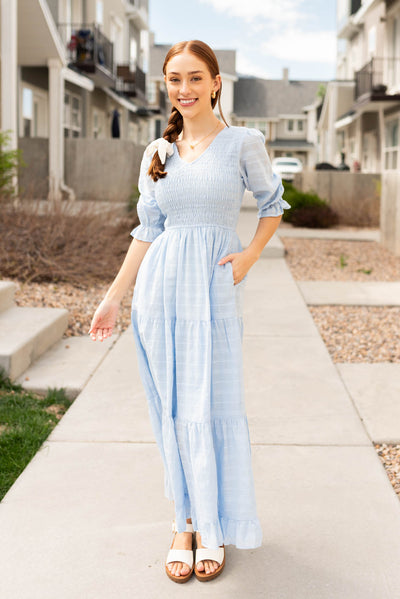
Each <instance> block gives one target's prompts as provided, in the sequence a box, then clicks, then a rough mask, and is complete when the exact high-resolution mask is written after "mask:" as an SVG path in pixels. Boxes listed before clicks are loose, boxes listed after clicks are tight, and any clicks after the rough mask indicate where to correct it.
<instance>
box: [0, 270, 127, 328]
mask: <svg viewBox="0 0 400 599" xmlns="http://www.w3.org/2000/svg"><path fill="white" fill-rule="evenodd" d="M3 280H4V279H3ZM111 282H112V281H110V284H111ZM13 283H16V284H17V285H18V289H17V291H16V293H15V303H16V304H17V306H32V307H46V308H65V309H66V310H68V312H69V321H68V328H67V330H66V332H65V334H64V337H72V336H80V335H87V334H88V331H89V327H90V323H91V321H92V318H93V314H94V312H95V310H96V308H97V306H98V305H99V303H100V302H101V300H102V299H103V298H104V295H105V294H106V292H107V289H108V288H109V285H95V286H92V287H88V288H87V289H79V288H77V287H75V286H74V285H71V284H68V283H59V284H54V283H18V282H17V281H15V280H13ZM132 292H133V290H132V291H131V290H130V291H128V292H127V294H126V295H125V297H124V299H123V301H122V302H121V306H120V310H119V314H118V317H117V322H116V325H115V329H114V332H115V333H120V332H122V331H124V330H126V329H127V328H128V327H129V326H130V322H131V302H132Z"/></svg>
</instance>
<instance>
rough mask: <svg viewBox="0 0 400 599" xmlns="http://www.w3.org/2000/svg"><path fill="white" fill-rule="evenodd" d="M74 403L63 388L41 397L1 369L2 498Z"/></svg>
mask: <svg viewBox="0 0 400 599" xmlns="http://www.w3.org/2000/svg"><path fill="white" fill-rule="evenodd" d="M71 403H72V401H71V400H69V399H68V398H67V396H66V395H65V391H64V389H49V390H48V392H47V394H46V396H45V397H41V396H39V395H36V394H35V393H30V392H28V391H24V390H23V388H22V387H21V385H16V384H14V383H12V382H11V381H10V379H9V378H7V377H6V376H5V375H4V372H1V371H0V501H1V500H2V499H3V497H4V495H5V494H6V493H7V491H8V489H9V488H10V487H11V486H12V485H13V483H14V481H15V480H16V479H17V478H18V476H19V475H20V474H21V472H22V471H23V470H24V469H25V467H26V466H27V465H28V463H29V462H30V461H31V459H32V458H33V456H34V455H35V453H36V452H37V451H38V449H39V448H40V447H41V445H42V443H43V441H45V440H46V439H47V437H48V436H49V434H50V433H51V431H52V430H53V428H54V427H55V426H56V424H57V422H58V421H59V420H60V418H61V417H62V416H63V415H64V414H65V412H66V411H67V409H68V408H69V406H70V405H71ZM51 406H53V408H51ZM50 408H51V409H50Z"/></svg>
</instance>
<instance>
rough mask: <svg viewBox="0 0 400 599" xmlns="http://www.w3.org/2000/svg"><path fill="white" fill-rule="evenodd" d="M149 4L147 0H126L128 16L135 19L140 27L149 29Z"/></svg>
mask: <svg viewBox="0 0 400 599" xmlns="http://www.w3.org/2000/svg"><path fill="white" fill-rule="evenodd" d="M147 4H148V3H147V1H146V0H126V4H125V13H126V16H127V17H128V19H132V20H133V22H134V23H135V25H136V26H137V27H138V29H148V20H149V16H148V12H147Z"/></svg>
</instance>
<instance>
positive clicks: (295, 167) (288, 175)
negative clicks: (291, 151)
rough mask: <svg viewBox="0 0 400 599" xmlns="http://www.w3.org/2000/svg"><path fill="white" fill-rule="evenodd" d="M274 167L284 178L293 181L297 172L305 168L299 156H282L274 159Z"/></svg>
mask: <svg viewBox="0 0 400 599" xmlns="http://www.w3.org/2000/svg"><path fill="white" fill-rule="evenodd" d="M272 168H273V169H274V171H275V172H276V173H277V174H278V175H279V176H280V177H281V178H282V179H286V181H293V179H294V176H295V174H296V173H301V171H302V170H303V163H302V162H301V160H299V159H298V158H292V157H290V156H281V157H280V158H274V159H273V160H272Z"/></svg>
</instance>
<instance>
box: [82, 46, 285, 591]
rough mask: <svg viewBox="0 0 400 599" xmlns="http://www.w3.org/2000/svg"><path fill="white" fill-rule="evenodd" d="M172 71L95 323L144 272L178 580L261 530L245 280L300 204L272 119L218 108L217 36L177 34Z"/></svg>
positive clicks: (154, 397)
mask: <svg viewBox="0 0 400 599" xmlns="http://www.w3.org/2000/svg"><path fill="white" fill-rule="evenodd" d="M163 72H164V78H165V83H166V86H167V91H168V96H169V99H170V101H171V103H172V111H171V115H170V118H169V122H168V126H167V128H166V130H165V131H164V135H163V138H160V139H158V140H156V141H154V142H152V143H151V144H150V145H149V146H148V148H147V149H146V151H145V153H144V156H143V159H142V164H141V170H140V177H139V190H140V193H141V195H140V199H139V202H138V215H139V219H140V223H141V224H140V225H139V226H138V227H136V228H135V229H133V231H132V232H131V235H132V237H133V238H134V239H133V241H132V244H131V246H130V248H129V250H128V253H127V256H126V258H125V260H124V263H123V265H122V267H121V270H120V272H119V273H118V275H117V277H116V278H115V280H114V282H113V283H112V285H111V287H110V288H109V290H108V291H107V293H106V296H105V298H104V300H103V301H102V302H101V304H100V306H99V307H98V309H97V310H96V312H95V314H94V317H93V320H92V324H91V328H90V331H89V333H90V334H91V335H92V338H93V339H96V338H98V339H100V340H103V339H105V338H106V337H108V336H109V335H111V333H112V329H113V326H114V323H115V319H116V314H117V310H118V307H119V304H120V301H121V299H122V297H123V296H124V294H125V292H126V291H127V289H128V288H129V286H130V285H131V284H132V283H133V282H135V287H134V293H133V299H132V326H133V333H134V339H135V344H136V350H137V356H138V363H139V369H140V376H141V379H142V382H143V385H144V388H145V390H146V396H147V399H148V404H149V412H150V417H151V422H152V426H153V430H154V433H155V437H156V440H157V444H158V447H159V449H160V452H161V455H162V459H163V463H164V471H165V479H164V482H165V494H166V496H167V497H168V498H169V499H171V500H173V501H174V507H175V521H174V523H173V531H174V536H173V540H172V544H171V547H170V551H169V553H168V556H167V560H166V565H165V569H166V573H167V575H168V576H169V577H170V578H171V579H172V580H174V581H176V582H186V581H187V580H188V579H189V578H190V576H191V574H192V573H193V571H194V572H195V575H196V577H197V578H198V579H199V580H202V581H206V580H210V579H211V578H215V577H216V576H218V575H219V574H220V572H221V571H222V569H223V567H224V564H225V553H224V546H225V545H227V544H233V545H235V546H236V547H238V548H254V547H259V546H260V545H261V541H262V531H261V527H260V523H259V520H258V517H257V513H256V505H255V496H254V483H253V475H252V468H251V449H250V441H249V431H248V424H247V418H246V413H245V408H244V398H243V377H242V353H241V351H242V337H243V323H242V292H243V285H244V282H245V279H246V277H247V273H248V271H249V269H250V268H251V266H253V264H254V263H255V262H256V261H257V259H258V258H259V257H260V254H261V252H262V250H263V248H264V246H265V245H266V243H267V242H268V241H269V239H270V238H271V237H272V235H273V234H274V232H275V231H276V229H277V227H278V225H279V222H280V220H281V215H282V213H283V209H284V208H290V206H289V204H288V203H287V202H285V201H284V200H283V199H282V193H283V187H282V183H281V180H280V179H279V177H278V176H277V175H276V174H275V173H274V172H273V171H272V169H271V163H270V160H269V157H268V155H267V152H266V150H265V140H264V137H263V135H262V133H261V132H260V131H257V130H256V129H248V128H246V127H233V126H228V125H227V123H226V121H225V119H224V123H225V124H224V123H222V122H221V121H220V120H219V119H218V118H217V117H216V116H215V114H214V112H213V109H214V107H215V105H216V103H217V101H218V102H219V108H220V112H221V105H220V96H221V76H220V74H219V68H218V63H217V60H216V57H215V54H214V53H213V51H212V50H211V48H210V47H209V46H207V45H206V44H204V43H203V42H200V41H198V40H192V41H190V42H180V43H178V44H175V45H174V46H173V47H172V48H171V49H170V50H169V52H168V54H167V56H166V58H165V62H164V67H163ZM221 114H222V112H221ZM245 188H247V189H249V190H251V191H253V193H254V196H255V198H256V201H257V205H258V208H259V210H258V216H259V223H258V227H257V230H256V233H255V235H254V238H253V240H252V242H251V243H250V245H249V246H248V247H247V248H246V249H244V250H243V248H242V246H241V243H240V241H239V238H238V236H237V234H236V231H235V228H236V223H237V219H238V216H239V210H240V205H241V201H242V197H243V192H244V190H245ZM139 267H140V268H139ZM194 531H196V535H195V538H193V533H194ZM194 542H195V545H196V554H195V559H194V562H193V546H194V545H193V544H194Z"/></svg>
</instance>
